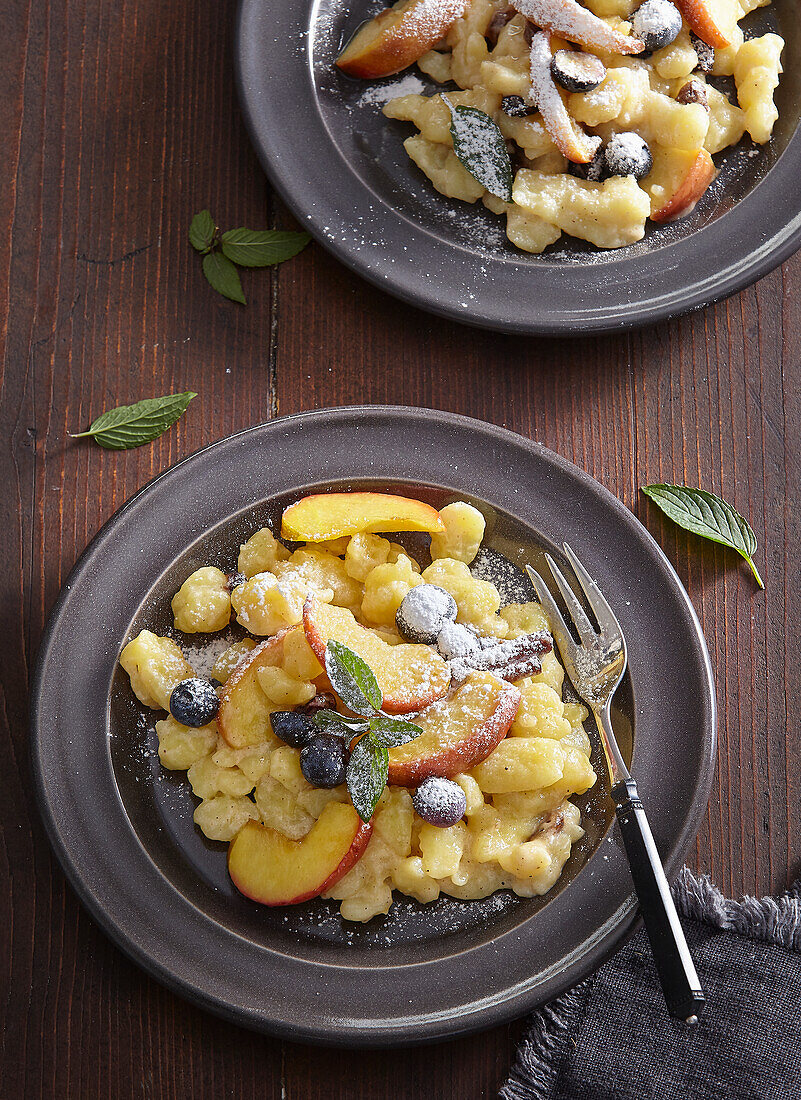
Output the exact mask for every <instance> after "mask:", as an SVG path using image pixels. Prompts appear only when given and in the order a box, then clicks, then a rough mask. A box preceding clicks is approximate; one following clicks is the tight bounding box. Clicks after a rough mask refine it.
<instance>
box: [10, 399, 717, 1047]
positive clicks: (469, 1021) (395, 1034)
mask: <svg viewBox="0 0 801 1100" xmlns="http://www.w3.org/2000/svg"><path fill="white" fill-rule="evenodd" d="M365 414H368V415H369V414H374V415H380V416H385V417H386V416H388V415H389V416H400V417H407V418H410V417H411V418H413V417H419V416H421V415H422V416H424V417H425V418H427V419H431V418H432V417H433V418H434V419H437V420H439V421H441V422H443V423H445V424H449V425H451V426H452V427H455V428H457V429H465V428H466V429H473V430H475V429H476V428H478V429H481V430H482V431H483V432H486V433H488V434H490V435H496V436H497V437H499V438H500V439H501V440H504V439H505V440H506V441H507V442H514V443H515V444H516V445H518V446H520V445H523V446H524V447H525V448H526V449H528V450H530V451H531V452H533V453H534V454H536V455H537V457H538V458H539V459H541V460H544V461H545V462H550V463H553V464H554V465H555V466H557V467H558V468H560V469H561V470H562V471H563V472H564V473H566V474H567V475H569V476H570V477H577V478H578V479H579V480H580V481H582V482H584V483H585V485H586V486H588V487H590V488H591V489H592V491H593V492H594V493H596V494H597V493H599V492H600V495H601V496H602V498H603V499H604V500H605V502H606V503H608V504H609V505H611V506H612V508H613V510H614V511H617V512H619V513H620V514H621V515H623V516H625V518H626V521H627V522H628V523H629V524H633V526H634V527H635V528H637V529H639V530H638V534H639V536H640V537H641V538H643V541H644V542H645V543H646V545H649V548H650V549H651V551H652V552H655V554H656V557H657V559H658V561H659V564H660V565H661V566H662V567H663V568H666V570H667V571H668V575H669V576H670V577H671V579H672V581H673V584H674V590H675V591H674V594H678V596H679V597H680V601H681V604H682V607H683V610H684V611H685V613H686V614H687V616H688V619H689V621H690V623H691V625H692V627H693V631H694V640H695V641H696V643H697V646H698V655H699V656H700V657H701V661H702V667H703V672H704V682H705V685H706V688H707V696H706V697H705V698H704V699H703V700H702V701H701V722H700V724H701V725H702V726H703V727H704V728H703V735H704V741H703V747H704V750H705V751H704V753H703V756H702V758H701V766H700V768H699V772H698V775H697V777H696V778H695V782H694V788H693V797H692V802H691V804H690V806H689V810H688V813H687V817H686V819H685V821H684V823H683V827H682V829H681V832H680V833H679V835H678V836H677V837H675V838H674V840H673V842H672V847H671V851H670V853H669V854H668V856H667V858H666V859H665V869H666V872H667V874H668V877H669V878H670V879H673V878H674V877H675V875H676V874H677V872H678V870H679V867H680V865H681V862H682V860H683V857H684V854H685V852H686V850H687V848H688V847H689V845H690V843H691V841H692V839H693V838H694V837H695V835H696V834H697V830H698V826H699V824H700V821H701V819H702V817H703V813H704V812H705V810H706V807H707V804H708V799H709V792H710V789H711V783H712V779H713V775H714V767H715V750H716V744H717V735H716V714H717V704H716V697H715V689H714V677H713V671H712V665H711V660H710V657H709V652H708V649H707V646H706V643H705V640H704V636H703V632H702V630H701V625H700V622H699V620H698V616H697V614H696V613H695V609H694V607H693V605H692V602H691V601H690V598H689V596H688V594H687V593H686V590H685V589H684V587H683V585H682V584H681V581H680V579H679V577H678V575H677V574H676V572H675V570H674V569H673V567H672V565H671V564H670V562H669V561H668V559H667V558H666V556H665V555H664V552H663V551H662V550H661V548H660V547H659V546H658V544H657V543H656V542H655V540H654V539H653V537H652V536H651V535H650V533H649V532H648V531H647V529H646V528H645V527H644V526H643V525H642V524H641V523H640V521H639V520H638V519H637V517H636V516H635V515H634V514H633V513H632V512H631V511H630V510H629V509H628V508H626V506H625V505H624V504H623V503H622V501H620V500H619V499H618V498H617V497H615V496H614V495H613V494H612V493H610V492H609V490H607V489H606V488H605V487H604V486H603V485H602V484H601V483H600V482H598V481H597V480H596V479H595V478H593V477H591V476H590V475H589V474H587V473H586V471H584V470H582V469H581V468H580V467H577V466H575V465H574V464H573V463H571V462H570V461H569V460H567V459H565V458H563V457H562V456H561V455H558V454H557V453H555V452H553V451H551V450H550V449H548V448H546V447H545V446H544V445H542V444H540V443H538V442H536V441H534V440H531V439H528V438H527V437H525V436H522V435H520V434H519V433H516V432H513V431H510V430H509V429H506V428H502V427H500V426H498V425H495V424H491V423H489V422H486V421H482V420H479V419H476V418H472V417H466V416H462V415H459V414H454V413H449V412H445V411H442V410H436V409H428V408H425V407H415V406H388V405H369V406H358V405H353V406H341V407H337V408H333V409H318V410H314V411H311V412H301V413H293V414H289V415H286V416H281V417H276V418H275V419H273V420H269V421H265V422H263V423H260V424H257V425H253V426H251V427H249V428H245V429H243V430H241V431H239V432H235V433H232V434H230V435H228V436H225V437H223V438H221V439H219V440H216V441H214V442H212V443H210V444H208V445H206V446H204V447H201V448H199V449H198V450H197V451H195V452H193V453H192V454H190V455H187V456H185V457H184V458H182V459H180V460H179V461H178V462H176V463H174V464H173V465H171V466H168V467H167V468H166V469H165V470H162V471H160V472H159V473H158V474H156V476H155V477H153V478H152V479H151V480H150V481H149V482H148V483H147V484H146V485H144V486H143V487H142V488H141V489H139V490H137V491H136V492H135V493H134V494H133V495H132V497H131V498H130V499H129V500H128V501H126V502H125V503H124V504H123V505H122V506H121V507H120V508H119V509H118V510H117V511H116V512H115V513H114V514H113V515H112V516H111V517H109V519H108V520H107V521H106V522H105V523H104V524H103V525H102V527H101V528H100V529H99V531H98V532H97V534H96V535H95V536H94V538H93V539H92V540H91V541H90V542H89V544H88V545H87V547H86V549H85V550H84V551H83V552H82V554H81V555H80V556H79V558H78V559H77V561H76V563H75V565H74V566H73V568H72V570H71V571H70V573H69V576H68V577H67V579H66V581H65V582H64V584H63V586H62V588H61V590H60V592H59V595H58V597H57V599H56V601H55V603H54V605H53V608H52V611H51V613H50V615H49V617H48V621H47V625H46V628H45V630H44V632H43V634H42V638H41V641H40V645H39V649H38V652H37V657H36V665H35V672H34V676H33V678H32V686H31V704H30V732H31V739H30V759H31V765H32V771H33V776H34V788H35V795H36V802H37V805H38V808H39V812H40V816H41V818H42V819H43V821H44V824H45V829H46V832H47V835H48V839H49V841H50V843H51V846H52V847H53V850H54V852H55V854H56V856H57V858H58V861H59V863H60V865H61V867H62V870H63V871H64V873H65V876H66V878H67V879H68V881H69V882H70V884H71V886H72V887H73V889H74V890H75V891H76V893H77V894H78V897H79V899H80V900H81V902H82V904H83V905H84V906H85V907H86V908H87V909H88V911H89V913H90V914H91V916H92V917H93V918H94V919H95V920H96V921H97V923H98V924H99V925H100V926H101V928H103V930H104V931H105V932H106V934H107V935H108V936H109V938H110V939H111V940H112V941H113V942H114V943H115V944H116V945H117V946H118V947H119V948H120V949H121V950H122V951H123V953H124V954H126V955H127V956H128V957H129V958H131V959H133V961H134V962H135V963H136V964H137V965H139V966H140V967H141V968H142V969H143V970H145V972H147V973H149V974H151V975H152V976H154V977H155V978H157V979H158V980H159V981H160V982H162V983H163V984H165V985H166V986H167V987H168V988H170V989H172V990H173V991H174V992H176V993H178V994H179V995H180V996H182V997H184V998H186V999H188V1000H190V1001H191V1002H193V1003H195V1004H197V1005H199V1006H200V1007H202V1008H204V1009H206V1010H209V1011H211V1012H213V1013H214V1014H216V1015H218V1016H222V1017H223V1018H225V1019H228V1020H229V1021H231V1022H233V1023H236V1024H239V1025H241V1026H246V1027H249V1028H253V1029H255V1030H259V1031H262V1032H266V1033H269V1034H274V1035H278V1036H281V1037H283V1038H288V1039H293V1040H296V1041H308V1042H314V1043H317V1044H320V1045H329V1046H340V1047H371V1046H377V1047H392V1046H404V1045H414V1044H419V1043H425V1042H433V1041H437V1040H442V1039H447V1038H453V1037H456V1036H457V1035H462V1034H468V1033H471V1032H474V1031H478V1030H481V1029H484V1028H486V1027H489V1026H492V1025H495V1024H499V1023H502V1022H505V1021H508V1020H510V1019H513V1018H516V1017H518V1016H520V1015H522V1014H523V1013H524V1012H526V1011H529V1010H530V1009H531V1008H532V1007H535V1006H536V1005H538V1004H541V1003H543V1000H544V999H550V998H551V997H552V996H556V995H558V993H560V992H561V991H562V990H563V989H565V988H568V987H570V986H573V985H575V984H576V983H577V982H578V981H580V980H581V979H582V978H583V977H585V976H586V975H587V974H588V973H590V972H592V971H594V970H595V969H596V968H597V967H598V966H599V965H601V963H602V962H603V961H604V960H605V959H606V958H608V957H609V956H610V955H611V954H612V953H613V952H614V951H616V950H617V949H618V948H619V946H620V944H621V943H622V942H623V940H624V939H626V938H628V937H629V936H630V935H631V934H632V933H633V932H634V931H635V930H636V928H637V927H638V925H639V923H640V922H639V919H638V918H637V916H636V913H635V912H634V909H635V906H634V902H633V896H631V895H630V896H629V899H628V902H627V903H626V904H624V905H622V906H621V907H620V908H619V909H618V910H617V911H616V912H615V913H614V914H613V916H612V917H611V918H610V919H609V920H608V921H607V922H606V925H604V926H602V928H601V929H599V930H598V932H597V938H596V941H594V942H593V944H592V946H591V947H590V948H589V949H588V950H587V951H586V953H585V956H584V957H583V958H582V959H580V960H579V961H578V962H572V963H571V964H569V966H568V967H567V968H566V969H564V968H563V969H562V970H561V971H560V973H562V974H569V975H570V980H569V982H565V981H564V979H563V978H560V977H559V975H558V974H557V975H556V976H553V977H550V978H549V979H548V980H547V982H546V983H544V988H546V989H548V990H549V993H548V997H547V998H543V997H542V996H541V995H539V994H536V992H535V996H534V997H532V996H531V993H532V991H531V990H529V991H528V994H529V995H528V996H526V993H525V991H524V992H523V993H522V994H517V995H515V996H508V994H509V990H508V989H505V990H504V994H505V996H504V997H503V998H501V997H500V996H497V997H495V998H494V999H492V998H484V1000H485V1001H489V1003H487V1004H486V1005H483V1006H482V1001H481V999H480V998H478V999H477V1000H476V1001H475V1002H473V1003H472V1004H471V1006H470V1009H471V1011H470V1013H469V1014H467V1013H466V1014H465V1015H464V1017H463V1018H461V1017H460V1022H459V1024H458V1026H456V1027H454V1026H453V1022H454V1019H455V1017H454V1016H447V1017H446V1018H445V1019H444V1021H443V1022H442V1023H439V1024H438V1023H437V1021H436V1020H431V1019H429V1018H426V1019H425V1020H424V1022H423V1023H422V1024H421V1025H417V1026H416V1028H415V1030H414V1032H413V1033H412V1034H409V1033H408V1031H407V1029H406V1028H405V1027H403V1026H401V1025H399V1024H398V1023H397V1022H395V1021H393V1020H389V1021H387V1026H386V1027H384V1024H383V1023H382V1022H381V1021H378V1022H377V1023H376V1024H375V1027H374V1030H373V1031H371V1032H369V1033H362V1034H360V1035H359V1036H358V1037H356V1036H354V1035H353V1034H352V1033H348V1034H347V1035H344V1036H343V1035H342V1034H341V1033H339V1032H338V1031H337V1030H336V1029H328V1030H319V1029H318V1028H315V1027H309V1028H304V1027H302V1026H300V1027H299V1026H298V1024H297V1023H292V1022H289V1023H288V1022H286V1021H283V1020H282V1021H275V1020H268V1021H266V1020H265V1019H264V1017H263V1014H258V1013H253V1012H248V1011H247V1010H245V1009H244V1008H243V1007H242V1006H234V1005H231V1004H230V1003H228V1002H225V1001H221V1000H219V999H218V998H215V997H214V995H213V994H210V993H209V992H208V990H205V989H203V988H201V987H199V986H197V985H194V984H192V982H191V981H188V980H187V979H186V978H185V977H183V976H181V975H180V974H177V973H175V972H174V971H173V970H172V969H170V968H169V967H168V966H166V965H162V964H161V963H160V962H159V961H158V960H156V959H154V958H153V957H152V956H151V955H149V954H148V953H147V952H146V951H143V950H141V949H140V948H139V946H138V944H137V943H136V942H134V940H133V939H131V938H130V937H129V936H127V935H126V933H125V931H124V930H121V929H120V928H119V927H118V925H117V924H115V923H114V921H113V920H112V919H111V918H110V917H109V914H108V913H107V912H106V910H105V909H104V907H103V904H102V900H101V899H100V898H99V897H98V896H97V892H96V891H95V892H93V890H92V888H91V884H90V883H87V882H84V880H83V877H82V876H81V874H80V873H79V871H78V870H77V869H76V868H75V866H74V865H73V862H72V859H71V856H70V853H69V850H68V847H67V845H66V842H65V841H64V840H63V838H62V837H61V835H60V833H59V830H58V827H57V823H56V821H55V818H54V816H53V815H52V812H51V807H50V805H49V803H48V800H47V794H46V780H45V774H44V769H43V759H42V756H41V751H40V750H41V748H42V735H41V731H40V729H39V726H40V722H39V714H40V709H41V707H42V700H43V691H44V683H43V681H44V676H45V671H46V666H47V661H48V657H49V653H50V651H51V649H52V647H53V646H54V645H55V644H56V635H57V628H58V624H59V619H60V617H61V614H62V611H63V608H64V607H65V605H66V603H67V601H68V600H69V598H70V595H71V593H72V590H73V586H74V584H75V581H76V580H78V579H80V578H81V575H82V574H83V573H84V571H85V569H86V568H87V567H88V565H89V564H90V562H91V560H92V557H93V555H94V553H96V552H97V551H98V549H99V547H100V546H101V544H102V542H103V541H104V537H105V536H107V535H109V534H110V533H111V532H112V531H113V530H115V529H116V528H118V527H119V525H120V522H121V521H124V519H125V517H126V516H127V514H128V513H129V511H130V510H132V509H133V507H134V506H135V505H136V504H137V502H138V501H139V500H140V499H141V497H142V496H144V495H145V494H149V492H150V491H151V489H152V488H153V487H154V486H155V485H156V484H157V483H158V482H160V481H162V480H164V479H165V478H167V477H169V476H170V475H172V474H173V473H174V472H175V471H176V470H177V469H178V468H179V467H184V466H185V465H187V464H190V463H192V462H195V461H198V460H203V459H204V457H205V456H207V455H208V454H209V452H213V451H214V450H215V449H216V448H218V447H220V446H223V445H226V444H230V443H231V442H232V441H237V440H240V441H241V440H242V439H243V437H247V436H251V435H255V434H258V433H260V432H262V431H264V430H265V429H267V430H268V431H270V430H273V431H274V430H276V429H280V428H281V426H282V425H284V424H287V423H290V422H294V421H300V422H303V421H311V420H319V419H331V418H332V417H333V418H334V419H337V418H339V419H344V418H346V417H349V416H354V415H355V416H358V417H363V416H364V415H365ZM376 476H378V477H379V478H380V477H382V476H383V475H381V474H379V475H376ZM399 480H401V481H403V480H406V478H404V477H399ZM114 794H115V796H117V798H119V792H117V791H116V790H115V792H114ZM124 812H125V811H124V809H123V813H124ZM126 820H127V815H126ZM129 824H130V822H129ZM145 851H146V849H145ZM156 873H157V874H158V873H159V872H158V870H157V872H156ZM203 916H204V917H205V916H206V914H203ZM207 919H209V920H210V919H211V918H207ZM602 932H603V936H601V933H602ZM440 961H441V959H440V958H437V959H434V960H430V962H429V963H426V964H424V965H436V964H437V963H439V962H440ZM415 965H417V964H415ZM474 1010H475V1011H474ZM415 1019H416V1018H415Z"/></svg>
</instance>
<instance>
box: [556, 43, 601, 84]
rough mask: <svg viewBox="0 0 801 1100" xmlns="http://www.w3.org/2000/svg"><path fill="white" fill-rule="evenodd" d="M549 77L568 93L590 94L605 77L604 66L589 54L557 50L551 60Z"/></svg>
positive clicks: (597, 58) (598, 58) (598, 59)
mask: <svg viewBox="0 0 801 1100" xmlns="http://www.w3.org/2000/svg"><path fill="white" fill-rule="evenodd" d="M551 75H552V76H553V78H554V80H555V81H556V83H557V84H561V85H562V87H563V88H564V89H565V90H566V91H568V92H591V91H592V89H593V88H597V87H598V85H599V84H600V83H601V81H602V80H603V78H604V77H605V76H606V65H604V63H603V61H601V59H600V57H595V56H594V55H593V54H591V53H582V51H581V50H557V51H556V53H555V54H554V55H553V57H552V58H551Z"/></svg>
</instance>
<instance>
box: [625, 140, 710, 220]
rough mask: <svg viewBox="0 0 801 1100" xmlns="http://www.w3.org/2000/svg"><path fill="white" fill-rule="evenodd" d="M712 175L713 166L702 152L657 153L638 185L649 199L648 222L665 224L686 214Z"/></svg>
mask: <svg viewBox="0 0 801 1100" xmlns="http://www.w3.org/2000/svg"><path fill="white" fill-rule="evenodd" d="M716 175H717V168H716V167H715V162H714V161H713V160H712V157H711V156H710V155H709V153H708V152H707V150H706V149H699V150H698V151H697V152H693V153H688V152H685V151H684V150H682V149H666V150H664V151H663V152H658V153H657V155H656V158H655V164H654V167H653V169H652V170H651V171H650V173H649V174H648V175H647V176H646V178H645V179H644V180H643V182H642V186H643V187H644V188H645V190H646V191H647V192H648V194H649V195H650V196H651V221H653V222H669V221H674V220H675V219H676V218H681V217H682V216H683V215H685V214H689V213H690V211H691V210H692V209H693V207H694V206H695V204H696V203H697V202H698V200H699V199H700V198H701V196H702V195H703V194H704V192H705V191H706V189H707V188H708V187H709V185H710V183H711V182H712V180H713V179H714V178H715V176H716Z"/></svg>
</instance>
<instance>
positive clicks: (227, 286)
mask: <svg viewBox="0 0 801 1100" xmlns="http://www.w3.org/2000/svg"><path fill="white" fill-rule="evenodd" d="M203 274H204V275H205V276H206V278H207V279H208V281H209V282H210V283H211V285H212V286H213V287H214V289H215V290H216V291H218V292H219V293H220V294H222V296H223V297H224V298H230V299H231V301H232V302H241V304H242V305H243V306H244V305H246V304H247V303H246V302H245V295H244V294H243V293H242V284H241V282H240V281H239V272H238V271H237V270H236V268H235V267H234V265H233V264H232V263H231V261H230V260H229V259H228V257H227V256H223V254H222V253H221V252H207V253H206V255H205V256H204V257H203Z"/></svg>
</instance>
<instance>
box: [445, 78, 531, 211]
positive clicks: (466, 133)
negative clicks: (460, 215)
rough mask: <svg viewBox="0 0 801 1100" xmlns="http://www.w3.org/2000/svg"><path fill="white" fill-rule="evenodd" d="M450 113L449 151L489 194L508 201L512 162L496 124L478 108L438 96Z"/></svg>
mask: <svg viewBox="0 0 801 1100" xmlns="http://www.w3.org/2000/svg"><path fill="white" fill-rule="evenodd" d="M442 98H443V100H444V101H445V103H446V104H447V107H448V110H449V111H450V112H451V137H452V138H453V151H454V152H455V153H456V156H457V157H458V158H459V160H460V161H461V162H462V164H463V165H464V166H465V168H466V169H467V171H468V172H469V173H470V175H471V176H473V178H474V179H476V180H478V182H479V183H481V184H483V185H484V187H486V189H487V190H488V191H489V192H490V194H492V195H495V196H497V198H499V199H503V200H504V201H505V202H511V201H512V183H513V179H514V176H513V172H512V161H511V158H510V157H509V150H508V149H507V148H506V141H505V139H504V136H503V134H502V133H501V131H500V130H499V129H498V126H497V125H496V123H495V122H494V121H493V119H491V118H490V116H489V115H488V114H485V112H484V111H480V110H479V109H478V107H463V106H458V107H454V106H453V104H452V103H451V101H450V100H449V99H448V97H447V96H443V97H442Z"/></svg>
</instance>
